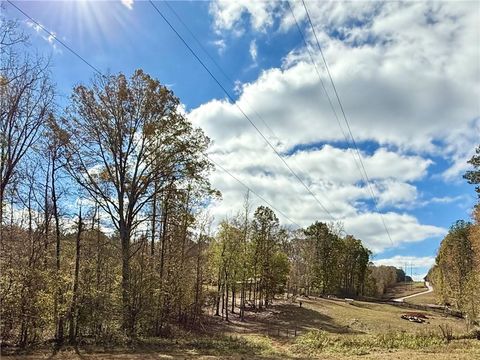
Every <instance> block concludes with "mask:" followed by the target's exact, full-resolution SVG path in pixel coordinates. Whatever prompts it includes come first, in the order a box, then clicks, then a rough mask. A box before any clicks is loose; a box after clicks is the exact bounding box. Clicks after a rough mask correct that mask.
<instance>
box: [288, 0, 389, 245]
mask: <svg viewBox="0 0 480 360" xmlns="http://www.w3.org/2000/svg"><path fill="white" fill-rule="evenodd" d="M301 1H302V4H303V7H304V9H305V13H306V15H307V19H308V22H309V24H310V27H311V28H312V32H313V35H314V37H315V41H316V44H317V47H318V50H319V52H320V55H321V57H322V60H323V63H324V65H325V70H326V72H327V74H328V77H329V79H330V83H331V85H332V88H333V91H334V93H335V97H336V98H337V102H338V105H339V106H340V110H341V112H342V115H343V119H344V121H345V124H346V126H347V129H348V133H349V134H350V138H351V139H352V143H353V146H354V148H355V151H356V153H357V156H358V160H359V161H360V165H361V167H362V169H363V173H364V174H362V173H361V175H362V177H363V176H365V178H364V179H365V181H366V184H367V187H368V189H369V191H370V195H371V197H372V200H373V203H374V206H375V210H376V211H377V212H378V213H379V214H380V218H381V220H382V224H383V227H384V228H385V232H386V234H387V236H388V238H389V240H390V242H391V243H392V244H393V241H392V238H391V236H390V231H389V230H388V227H387V225H386V223H385V219H384V217H383V214H382V213H381V212H380V211H379V209H378V200H377V197H376V196H375V193H374V191H373V187H372V185H371V181H370V178H369V176H368V173H367V170H366V169H365V165H364V163H363V160H362V155H361V153H360V150H359V149H358V146H357V142H356V141H355V137H354V136H353V133H352V129H351V127H350V123H349V121H348V118H347V115H346V113H345V110H344V107H343V104H342V101H341V100H340V96H339V94H338V91H337V87H336V86H335V82H334V81H333V77H332V74H331V73H330V69H329V67H328V63H327V60H326V58H325V55H324V53H323V50H322V47H321V46H320V41H319V40H318V36H317V32H316V31H315V26H314V25H313V22H312V18H311V17H310V13H309V11H308V8H307V5H306V4H305V1H304V0H301ZM289 5H290V4H289ZM292 12H293V11H292Z"/></svg>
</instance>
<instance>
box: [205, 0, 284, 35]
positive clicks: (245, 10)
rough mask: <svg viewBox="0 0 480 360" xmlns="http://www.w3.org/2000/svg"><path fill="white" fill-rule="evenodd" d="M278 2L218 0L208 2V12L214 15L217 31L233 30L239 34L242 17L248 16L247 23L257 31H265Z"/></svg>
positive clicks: (271, 20) (270, 0)
mask: <svg viewBox="0 0 480 360" xmlns="http://www.w3.org/2000/svg"><path fill="white" fill-rule="evenodd" d="M277 8H278V2H277V1H274V0H265V1H250V0H237V1H229V0H219V1H213V2H212V3H211V4H210V13H211V14H212V15H213V17H214V27H215V30H216V31H217V32H218V33H221V32H222V31H224V30H230V31H233V32H234V34H236V35H238V36H239V35H241V34H242V33H243V31H244V29H243V27H242V17H243V16H244V15H248V16H249V23H250V24H251V26H252V27H253V28H254V29H255V30H257V31H265V30H266V29H267V28H268V27H270V26H272V25H273V23H274V19H275V17H276V16H277V15H276V12H275V11H274V10H275V9H277Z"/></svg>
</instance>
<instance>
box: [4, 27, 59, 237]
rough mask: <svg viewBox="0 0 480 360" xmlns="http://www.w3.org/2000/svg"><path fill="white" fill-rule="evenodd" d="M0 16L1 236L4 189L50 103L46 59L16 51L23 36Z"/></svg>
mask: <svg viewBox="0 0 480 360" xmlns="http://www.w3.org/2000/svg"><path fill="white" fill-rule="evenodd" d="M4 20H5V19H2V25H1V26H0V41H1V48H2V50H1V58H2V64H1V67H0V239H1V234H2V226H3V205H4V201H5V196H6V195H5V192H6V190H7V187H8V185H9V184H10V183H11V182H12V180H13V178H14V176H15V174H16V171H17V170H18V165H19V163H20V161H21V160H22V159H23V158H24V157H25V155H26V153H27V152H28V151H29V149H31V147H32V145H33V144H34V143H35V141H36V140H37V139H38V137H39V135H40V129H41V127H42V124H43V123H44V121H45V120H46V119H47V117H48V115H49V113H50V111H51V108H52V103H53V96H54V91H53V86H52V84H51V82H50V79H49V72H48V65H49V64H48V61H44V60H43V59H41V58H38V57H32V56H30V55H28V52H27V51H26V49H22V50H23V54H22V55H20V54H19V53H18V49H17V48H18V47H25V41H26V38H25V37H24V36H23V34H21V33H19V32H18V30H17V27H16V26H17V25H16V22H12V21H7V20H5V21H4Z"/></svg>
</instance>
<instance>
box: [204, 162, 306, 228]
mask: <svg viewBox="0 0 480 360" xmlns="http://www.w3.org/2000/svg"><path fill="white" fill-rule="evenodd" d="M202 155H203V156H205V157H206V158H207V159H208V160H210V161H211V162H212V163H213V164H214V165H215V166H218V167H219V168H220V169H222V170H223V171H224V172H225V173H227V174H228V175H230V176H231V177H232V178H233V179H235V180H236V181H237V182H239V183H240V184H241V185H242V186H243V187H245V188H246V189H247V190H249V191H251V192H252V193H253V194H255V195H256V196H257V197H258V198H259V199H260V200H262V201H263V202H265V203H266V204H267V205H268V206H270V207H271V208H272V209H274V210H275V211H277V212H278V213H279V214H280V215H282V216H283V217H284V218H285V219H287V220H288V221H290V222H291V223H292V224H293V225H296V226H298V228H301V226H300V225H298V224H297V223H296V222H295V221H293V220H292V219H290V218H289V217H288V216H287V215H285V214H284V213H283V212H282V211H280V210H278V209H277V208H275V207H274V206H273V205H272V204H271V203H270V202H268V201H267V200H265V198H264V197H263V196H261V195H260V194H258V193H257V192H255V191H254V190H252V189H251V188H250V187H249V186H248V185H246V184H245V183H244V182H243V181H242V180H240V179H239V178H237V177H236V176H235V175H233V174H232V173H231V172H230V171H228V170H227V169H225V168H224V167H223V166H222V165H220V164H219V163H218V162H216V161H215V160H213V159H212V158H211V157H209V156H207V155H206V154H203V153H202Z"/></svg>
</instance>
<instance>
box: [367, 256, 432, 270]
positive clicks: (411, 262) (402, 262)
mask: <svg viewBox="0 0 480 360" xmlns="http://www.w3.org/2000/svg"><path fill="white" fill-rule="evenodd" d="M373 263H374V264H375V265H386V266H395V267H397V268H399V269H405V266H407V268H408V269H409V268H410V266H412V267H426V268H430V267H431V266H433V264H435V257H433V256H424V257H416V256H401V255H396V256H394V257H391V258H386V259H377V260H374V261H373Z"/></svg>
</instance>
